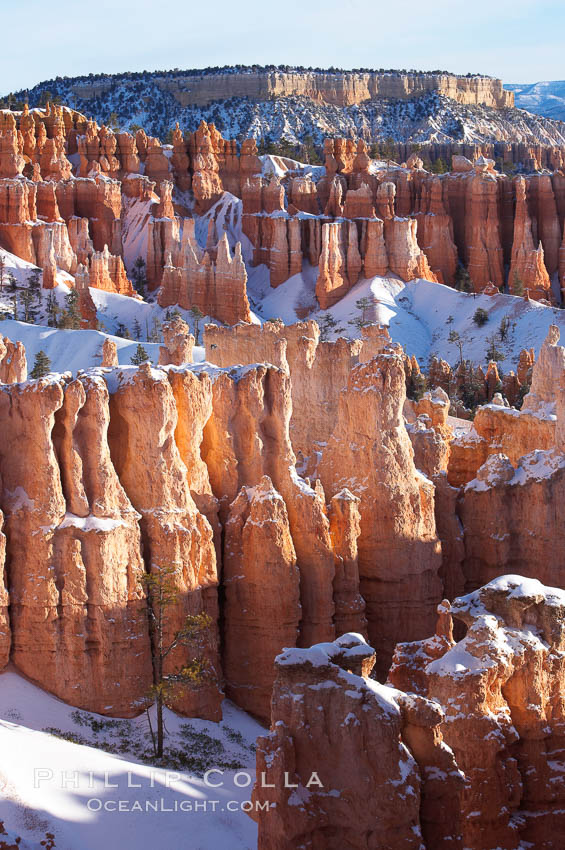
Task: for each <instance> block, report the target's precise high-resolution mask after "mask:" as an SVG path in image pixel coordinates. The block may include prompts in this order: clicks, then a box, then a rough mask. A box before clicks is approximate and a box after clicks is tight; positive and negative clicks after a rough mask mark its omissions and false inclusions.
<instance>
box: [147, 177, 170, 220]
mask: <svg viewBox="0 0 565 850" xmlns="http://www.w3.org/2000/svg"><path fill="white" fill-rule="evenodd" d="M173 189H174V184H173V183H171V181H170V180H163V182H162V183H161V184H160V185H159V202H158V203H157V204H154V206H153V209H152V213H153V217H154V218H174V217H175V210H174V207H173Z"/></svg>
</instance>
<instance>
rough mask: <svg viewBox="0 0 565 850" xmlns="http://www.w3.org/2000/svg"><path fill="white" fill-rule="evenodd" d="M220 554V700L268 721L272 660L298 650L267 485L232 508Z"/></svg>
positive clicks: (291, 557)
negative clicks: (222, 690) (286, 649)
mask: <svg viewBox="0 0 565 850" xmlns="http://www.w3.org/2000/svg"><path fill="white" fill-rule="evenodd" d="M224 552H225V555H224V562H223V586H224V591H225V604H224V618H225V632H224V635H225V638H224V645H225V649H224V675H225V678H226V693H227V695H228V696H229V697H230V698H231V699H233V700H234V701H235V702H236V703H237V704H238V705H240V706H241V707H242V708H245V709H246V710H247V711H251V712H252V713H253V714H256V715H258V716H259V717H261V719H263V720H268V719H269V717H270V705H271V690H272V687H273V681H274V669H273V659H274V657H275V656H276V655H277V654H278V653H279V652H280V651H281V650H282V649H283V647H285V646H294V645H295V644H296V639H297V636H298V624H299V621H300V614H301V609H300V601H299V584H300V575H299V571H298V567H297V565H296V554H295V551H294V545H293V543H292V538H291V535H290V528H289V523H288V516H287V512H286V507H285V504H284V501H283V499H282V496H280V494H279V493H277V491H276V490H275V489H274V488H273V486H272V483H271V480H270V479H269V478H268V477H266V476H265V477H264V478H262V479H261V481H260V483H259V484H258V485H257V486H256V487H253V488H250V487H243V488H242V489H241V491H240V493H239V495H238V496H237V498H236V499H235V501H234V502H233V503H232V505H231V507H230V512H229V516H228V520H227V523H226V526H225V546H224Z"/></svg>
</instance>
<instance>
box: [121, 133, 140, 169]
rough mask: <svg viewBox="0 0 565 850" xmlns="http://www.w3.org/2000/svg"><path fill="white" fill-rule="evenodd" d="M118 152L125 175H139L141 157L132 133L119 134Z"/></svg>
mask: <svg viewBox="0 0 565 850" xmlns="http://www.w3.org/2000/svg"><path fill="white" fill-rule="evenodd" d="M118 151H119V155H120V160H121V165H122V172H123V174H138V173H139V156H138V155H137V145H136V143H135V138H134V136H132V135H131V134H130V133H118Z"/></svg>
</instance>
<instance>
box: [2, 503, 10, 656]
mask: <svg viewBox="0 0 565 850" xmlns="http://www.w3.org/2000/svg"><path fill="white" fill-rule="evenodd" d="M3 525H4V516H3V514H2V512H1V511H0V670H3V669H4V667H5V666H6V664H7V663H8V661H9V660H10V643H11V634H10V617H9V613H8V605H9V597H8V587H7V585H6V574H5V572H4V564H5V560H6V537H5V535H4V534H2V526H3Z"/></svg>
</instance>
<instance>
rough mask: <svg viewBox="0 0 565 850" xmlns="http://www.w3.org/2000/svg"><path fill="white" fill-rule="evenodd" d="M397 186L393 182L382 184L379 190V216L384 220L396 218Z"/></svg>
mask: <svg viewBox="0 0 565 850" xmlns="http://www.w3.org/2000/svg"><path fill="white" fill-rule="evenodd" d="M395 198H396V186H395V185H394V183H392V182H390V181H389V182H385V183H380V184H379V187H378V189H377V214H378V215H379V217H380V218H382V219H383V220H385V221H386V220H388V219H390V218H394V215H395V212H394V201H395Z"/></svg>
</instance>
